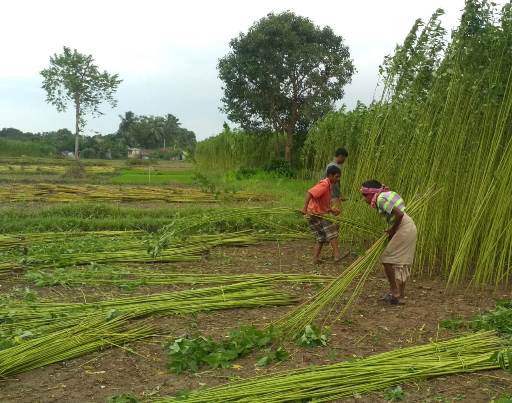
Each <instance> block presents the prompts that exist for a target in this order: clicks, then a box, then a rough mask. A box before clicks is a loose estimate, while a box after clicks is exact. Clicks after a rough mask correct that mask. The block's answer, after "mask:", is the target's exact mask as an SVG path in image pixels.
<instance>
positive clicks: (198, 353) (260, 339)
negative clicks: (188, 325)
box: [167, 326, 286, 374]
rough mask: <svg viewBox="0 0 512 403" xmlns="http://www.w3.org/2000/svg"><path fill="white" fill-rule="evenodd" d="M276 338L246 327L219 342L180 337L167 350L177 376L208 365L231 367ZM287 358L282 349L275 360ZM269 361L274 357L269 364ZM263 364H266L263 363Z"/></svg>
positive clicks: (270, 331) (203, 338)
mask: <svg viewBox="0 0 512 403" xmlns="http://www.w3.org/2000/svg"><path fill="white" fill-rule="evenodd" d="M274 337H275V335H274V332H273V330H272V329H269V330H265V331H262V330H258V329H257V328H255V327H254V326H243V327H241V328H239V329H236V330H233V331H232V332H230V334H229V337H228V339H227V340H222V341H219V342H216V341H214V340H213V339H212V338H211V337H203V336H199V337H196V338H193V339H192V338H188V337H180V338H178V339H176V340H174V341H173V342H171V343H170V344H169V346H168V348H167V355H168V358H169V363H168V365H167V367H168V369H169V370H170V371H172V372H175V373H177V374H179V373H182V372H184V371H192V372H196V371H198V370H199V368H201V367H202V366H204V365H208V366H209V367H211V368H228V367H230V366H231V362H232V361H233V360H235V359H237V358H239V357H242V356H244V355H247V354H249V353H250V352H251V351H253V350H254V349H255V348H260V347H264V346H267V345H268V344H270V343H271V342H272V341H273V339H274ZM285 356H286V354H285V352H284V351H283V350H282V349H281V350H279V351H276V352H275V353H274V355H273V356H272V359H275V360H277V359H284V358H285ZM269 360H271V358H270V356H269V358H267V359H266V360H265V362H266V361H269ZM269 362H270V361H269ZM258 363H259V361H258ZM260 364H263V361H262V362H261V363H260Z"/></svg>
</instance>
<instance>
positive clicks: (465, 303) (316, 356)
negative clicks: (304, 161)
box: [0, 241, 512, 403]
mask: <svg viewBox="0 0 512 403" xmlns="http://www.w3.org/2000/svg"><path fill="white" fill-rule="evenodd" d="M311 251H312V243H311V242H307V241H295V242H284V243H283V242H280V243H277V242H267V243H264V244H261V245H255V246H250V247H246V248H221V249H218V250H216V251H214V252H213V253H212V254H211V255H210V256H208V257H207V258H206V259H205V260H204V261H203V262H201V263H187V264H181V265H176V266H175V267H177V268H179V270H181V271H184V272H185V271H193V270H194V271H195V270H198V271H204V272H208V273H216V272H218V273H243V272H247V273H265V272H268V273H277V272H293V273H321V274H329V275H336V274H337V273H339V272H340V271H342V270H343V267H344V266H346V265H348V264H349V263H350V261H351V260H353V258H354V257H353V256H350V257H348V258H347V259H346V260H345V261H344V262H343V264H342V266H341V267H340V266H339V265H335V264H334V263H329V262H327V263H325V264H323V265H321V266H313V265H312V264H311V256H310V254H311ZM0 282H1V283H2V287H1V288H0V292H8V291H10V290H11V289H12V287H14V286H18V287H20V286H25V285H26V283H23V281H22V280H20V279H17V280H16V279H10V280H8V279H0ZM276 287H282V285H279V284H276ZM317 288H318V287H317V286H313V285H287V286H284V287H283V290H286V292H291V293H293V294H294V295H296V296H298V297H299V298H301V299H302V300H304V299H305V298H307V297H308V296H309V295H311V294H313V293H314V292H315V290H316V289H317ZM164 289H168V290H174V289H177V287H171V286H170V287H158V288H150V287H144V288H139V289H136V290H134V291H133V292H132V294H134V293H138V294H144V293H151V292H156V291H162V290H164ZM38 290H39V291H40V293H41V295H56V296H57V295H59V296H60V297H61V298H62V297H63V296H64V297H66V299H67V298H69V299H74V297H76V296H77V295H82V294H81V292H80V291H79V290H77V289H70V288H63V287H53V288H46V289H38ZM82 291H83V292H84V294H85V295H88V296H89V295H90V296H91V297H93V296H94V294H96V295H113V294H119V293H126V291H119V290H117V289H115V288H104V289H101V290H100V289H92V288H82ZM385 291H387V284H386V281H385V280H384V276H383V274H382V272H381V271H380V268H378V269H376V271H375V273H374V274H373V275H372V276H371V278H370V279H369V280H368V282H367V284H366V285H365V289H364V292H363V294H362V296H361V297H360V299H359V301H358V302H357V303H356V304H354V307H353V308H352V309H351V311H350V312H349V313H348V314H347V315H346V316H345V317H344V318H342V320H340V321H338V322H336V323H334V324H333V325H332V327H331V329H332V330H331V332H332V334H331V337H330V340H329V344H328V346H327V347H323V348H321V347H318V348H310V349H307V348H299V347H297V346H296V345H294V344H293V343H289V344H286V345H285V346H284V347H285V348H286V350H287V351H288V352H289V353H290V359H289V360H287V361H285V362H282V363H279V364H277V365H273V366H272V365H271V366H270V367H266V368H258V367H256V366H255V365H254V364H255V362H256V360H257V358H258V357H260V356H261V355H263V353H262V352H261V351H259V352H254V353H253V354H251V355H249V356H247V357H244V358H243V359H240V360H238V361H236V364H238V365H239V366H240V367H239V368H238V369H235V368H230V369H217V370H208V369H205V370H203V371H202V372H199V373H196V374H180V375H175V374H171V373H169V372H167V370H166V354H165V345H166V344H167V343H168V342H169V341H170V340H172V339H173V338H175V337H179V336H181V335H185V334H189V335H190V334H194V333H197V332H199V333H201V334H203V335H210V336H212V337H215V338H220V337H223V336H224V335H226V334H227V333H228V332H229V329H231V328H234V327H237V326H239V325H241V324H254V325H257V326H260V325H265V324H268V323H270V322H271V321H272V320H273V319H276V318H278V317H279V316H281V315H283V314H284V313H285V312H287V311H288V310H289V309H291V307H278V308H277V307H264V308H257V309H235V310H226V311H215V312H206V313H199V314H197V315H176V316H168V317H158V318H152V319H151V321H152V322H153V323H156V324H157V325H158V326H159V328H160V330H161V334H162V335H161V336H159V337H155V338H152V339H147V340H144V341H140V342H136V343H132V344H130V345H129V346H128V347H129V348H130V350H131V351H129V350H128V349H121V348H112V349H107V350H104V351H101V352H98V353H92V354H88V355H86V356H83V357H80V358H77V359H74V360H71V361H67V362H61V363H57V364H54V365H50V366H48V367H45V368H39V369H36V370H33V371H30V372H27V373H23V374H19V375H17V376H15V377H13V378H10V379H7V380H5V381H1V382H0V402H2V403H4V402H5V403H11V402H12V403H14V402H23V403H29V402H69V403H72V402H73V403H75V402H105V400H106V399H107V398H108V397H109V396H112V395H115V394H120V393H127V392H131V393H133V394H135V395H137V396H139V397H143V398H144V397H145V398H148V397H155V396H165V395H173V394H175V393H176V392H177V391H180V390H191V389H195V388H200V387H206V386H214V385H218V384H220V383H225V382H228V381H230V380H233V379H238V378H247V377H251V376H254V375H261V374H264V373H275V372H276V371H280V370H285V369H293V368H300V367H305V366H308V365H311V364H329V363H334V362H339V361H342V360H345V359H349V358H353V357H354V356H367V355H370V354H374V353H379V352H383V351H389V350H392V349H396V348H399V347H404V346H413V345H417V344H421V343H426V342H429V340H432V339H435V338H447V337H450V336H453V335H455V334H456V333H454V332H453V331H448V330H443V329H439V327H438V323H439V321H440V320H442V319H453V318H462V317H471V316H473V315H474V314H476V313H478V312H482V311H484V310H487V309H489V308H492V307H493V306H494V303H495V301H496V300H497V299H503V298H510V294H509V293H507V292H505V291H491V290H479V291H475V290H470V291H467V290H464V289H457V290H445V288H444V281H442V279H427V278H423V279H418V278H413V279H412V280H411V281H410V282H409V283H408V289H407V293H408V297H407V298H406V300H405V304H404V305H401V306H396V307H390V306H386V305H385V304H384V303H383V302H382V301H381V300H380V298H381V296H382V295H383V294H384V293H385ZM402 387H403V389H404V391H405V400H404V401H406V402H454V401H465V402H489V401H490V400H491V399H492V398H494V397H496V396H500V395H502V394H504V393H511V392H512V375H511V374H508V373H506V372H504V371H487V372H482V373H477V374H465V375H460V376H449V377H444V378H438V379H434V380H429V381H422V382H419V383H415V384H409V385H402ZM341 401H344V402H351V401H354V402H381V401H385V399H384V391H380V392H376V393H373V394H370V395H364V396H361V397H357V398H350V399H344V400H341Z"/></svg>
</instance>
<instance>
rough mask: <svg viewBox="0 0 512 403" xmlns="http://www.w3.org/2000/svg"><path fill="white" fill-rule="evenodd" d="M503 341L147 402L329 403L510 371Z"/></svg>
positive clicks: (407, 353) (461, 341) (481, 336)
mask: <svg viewBox="0 0 512 403" xmlns="http://www.w3.org/2000/svg"><path fill="white" fill-rule="evenodd" d="M503 348H504V345H503V340H502V339H501V338H500V337H499V336H497V335H496V334H495V333H494V332H492V331H491V332H481V333H475V334H470V335H468V336H463V337H458V338H454V339H450V340H446V341H441V342H432V343H428V344H424V345H420V346H415V347H409V348H403V349H398V350H394V351H390V352H386V353H382V354H376V355H372V356H370V357H367V358H363V359H359V360H355V361H346V362H341V363H338V364H334V365H323V366H318V367H309V368H304V369H298V370H292V371H286V372H281V373H279V374H276V375H267V376H260V377H256V378H252V379H247V380H243V381H238V382H232V383H229V384H226V385H221V386H218V387H214V388H210V389H204V390H198V391H195V392H192V393H190V394H189V395H187V396H183V397H179V398H178V397H176V398H174V397H168V398H163V399H155V400H152V401H153V402H156V403H170V402H175V401H186V402H189V403H199V402H201V403H207V402H208V403H212V402H218V403H221V402H222V403H225V402H247V403H249V402H250V403H255V402H268V403H271V402H272V403H278V402H297V401H306V400H307V401H309V400H310V399H311V401H314V402H329V401H333V400H335V399H339V398H342V397H347V396H354V395H357V394H363V393H369V392H373V391H377V390H382V389H385V388H387V387H390V386H394V385H399V384H402V383H408V382H415V381H419V380H423V379H427V378H432V377H436V376H446V375H451V374H459V373H468V372H475V371H483V370H489V369H495V368H500V366H505V367H510V361H509V359H508V358H506V354H505V355H503V358H502V361H501V363H500V362H499V360H498V359H496V354H498V353H499V352H500V351H502V350H503Z"/></svg>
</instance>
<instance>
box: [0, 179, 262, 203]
mask: <svg viewBox="0 0 512 403" xmlns="http://www.w3.org/2000/svg"><path fill="white" fill-rule="evenodd" d="M222 198H224V199H226V200H239V201H241V200H249V199H251V200H258V195H255V194H252V193H247V192H239V193H229V194H227V193H226V194H223V195H222ZM0 199H1V200H4V201H8V202H61V203H65V202H79V201H84V200H93V201H107V202H137V201H163V202H168V203H214V202H217V201H218V198H217V197H216V196H215V195H214V194H211V193H206V192H202V191H200V190H197V189H193V188H187V189H184V188H174V189H171V188H168V187H150V186H114V185H111V186H107V185H67V184H51V183H40V184H37V185H32V184H30V185H28V184H20V183H16V184H14V185H10V186H3V187H1V188H0Z"/></svg>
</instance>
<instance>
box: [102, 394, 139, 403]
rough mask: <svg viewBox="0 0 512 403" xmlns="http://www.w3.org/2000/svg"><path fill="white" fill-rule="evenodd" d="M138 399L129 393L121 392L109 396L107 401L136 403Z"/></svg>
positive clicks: (110, 402) (109, 402)
mask: <svg viewBox="0 0 512 403" xmlns="http://www.w3.org/2000/svg"><path fill="white" fill-rule="evenodd" d="M138 401H139V399H137V398H136V397H135V396H134V395H132V394H131V393H122V394H120V395H115V396H111V397H109V398H108V400H107V403H138Z"/></svg>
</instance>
